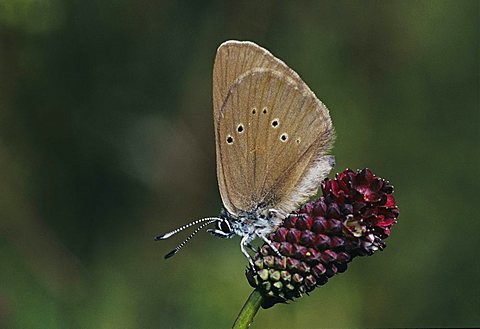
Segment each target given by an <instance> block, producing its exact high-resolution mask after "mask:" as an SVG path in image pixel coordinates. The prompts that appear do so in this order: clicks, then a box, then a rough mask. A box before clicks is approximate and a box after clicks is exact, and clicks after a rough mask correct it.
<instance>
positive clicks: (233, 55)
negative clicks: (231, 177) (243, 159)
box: [213, 40, 308, 213]
mask: <svg viewBox="0 0 480 329" xmlns="http://www.w3.org/2000/svg"><path fill="white" fill-rule="evenodd" d="M254 68H270V69H274V70H276V71H278V72H281V73H283V74H284V75H286V76H288V77H289V78H290V79H291V80H293V81H295V82H297V83H299V84H303V82H302V80H301V78H300V77H299V76H298V74H297V73H296V72H295V71H293V70H292V69H290V68H289V67H288V66H287V65H286V64H285V63H284V62H283V61H281V60H280V59H278V58H276V57H275V56H273V55H272V54H271V53H270V52H269V51H268V50H266V49H264V48H262V47H260V46H258V45H257V44H255V43H253V42H250V41H236V40H229V41H226V42H224V43H222V44H221V45H220V46H219V47H218V49H217V54H216V56H215V63H214V66H213V118H214V127H215V131H216V130H217V126H218V123H217V121H218V118H219V113H220V111H221V108H222V105H223V102H224V101H225V98H226V97H227V93H228V91H229V90H230V87H231V86H232V84H233V82H234V81H235V80H236V79H237V78H238V77H240V76H241V75H242V74H244V73H246V72H248V71H250V70H252V69H254ZM307 88H308V87H307ZM218 145H219V141H218V140H217V141H216V154H217V177H220V175H221V172H222V170H223V169H222V162H221V161H220V158H219V154H220V152H219V149H218ZM218 184H219V188H220V191H221V192H222V191H224V190H225V186H224V185H223V184H224V182H223V181H222V180H220V179H219V181H218ZM222 198H223V194H222ZM223 203H224V206H225V207H226V208H227V210H228V211H229V212H230V213H234V209H233V208H231V206H230V204H229V202H225V198H223Z"/></svg>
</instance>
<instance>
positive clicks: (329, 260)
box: [246, 169, 399, 308]
mask: <svg viewBox="0 0 480 329" xmlns="http://www.w3.org/2000/svg"><path fill="white" fill-rule="evenodd" d="M322 191H323V196H322V197H320V198H319V199H318V200H315V201H312V202H309V203H307V204H305V205H304V206H303V207H301V208H300V209H299V210H297V211H296V212H295V213H293V214H292V215H290V216H289V217H288V218H287V219H286V220H285V221H284V222H283V224H282V226H280V227H279V228H278V229H277V230H276V231H275V232H274V233H272V234H271V235H270V237H269V238H270V240H271V241H272V244H273V246H274V247H275V248H276V249H277V250H278V251H279V252H280V254H281V255H282V257H280V256H279V255H278V254H277V253H276V252H275V251H274V250H272V248H270V247H269V246H268V245H267V244H264V245H263V246H262V247H261V248H260V249H259V250H258V252H257V253H256V254H255V255H254V258H253V259H254V266H253V267H252V266H250V267H249V268H248V269H247V271H246V276H247V279H248V281H249V283H250V285H251V286H252V287H254V288H256V289H257V290H258V291H260V293H261V294H262V296H263V303H262V306H263V307H264V308H268V307H271V306H273V305H274V304H276V303H279V302H286V301H288V300H293V299H294V298H299V297H301V296H302V295H304V294H308V293H309V292H311V291H313V290H314V289H315V288H316V287H317V286H322V285H324V284H325V283H327V281H328V279H329V278H331V277H333V276H334V275H336V274H338V273H342V272H344V271H346V269H347V265H348V263H349V262H351V261H352V260H353V259H354V258H355V257H357V256H370V255H372V254H373V253H374V252H375V251H377V250H382V249H383V248H385V243H384V239H386V238H387V237H388V236H389V235H390V228H391V226H392V225H393V224H394V223H395V222H396V219H397V217H398V214H399V211H398V207H397V206H396V205H395V199H394V198H393V195H392V193H393V187H392V186H391V185H390V184H389V182H387V181H385V180H384V179H382V178H379V177H377V176H375V175H373V174H372V172H371V171H370V170H369V169H363V170H359V171H356V172H355V171H353V170H350V169H346V170H344V171H343V172H341V173H339V174H337V175H336V177H335V178H334V179H325V181H324V182H323V183H322Z"/></svg>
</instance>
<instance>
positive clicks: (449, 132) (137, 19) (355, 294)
mask: <svg viewBox="0 0 480 329" xmlns="http://www.w3.org/2000/svg"><path fill="white" fill-rule="evenodd" d="M228 39H239V40H252V41H255V42H257V43H259V44H260V45H262V46H264V47H266V48H267V49H269V50H270V51H272V52H273V53H274V54H275V55H277V56H278V57H280V58H281V59H283V60H284V61H286V63H287V64H288V65H289V66H291V67H292V68H293V69H295V70H296V71H297V72H298V73H299V74H300V75H301V76H302V78H303V79H304V80H305V81H306V82H307V83H308V84H309V86H310V87H311V88H312V90H314V91H315V92H316V94H317V95H318V96H319V98H320V99H322V100H323V101H324V102H325V103H326V104H327V106H328V107H329V108H330V112H331V116H332V119H333V122H334V125H335V127H336V131H337V141H336V145H335V148H334V154H335V156H336V159H337V167H336V171H341V170H343V169H344V168H346V167H350V168H354V169H356V168H364V167H369V168H371V169H372V170H373V171H374V173H376V174H377V175H379V176H382V177H384V178H387V179H389V180H390V181H391V182H392V183H393V184H394V185H395V188H396V198H397V201H398V204H399V206H400V209H401V213H400V217H399V223H398V224H397V225H396V226H395V227H394V228H393V231H392V235H391V237H390V238H389V239H388V240H387V245H388V247H387V249H386V250H385V251H383V252H379V253H377V254H375V255H374V256H373V257H368V258H362V259H357V260H355V261H354V262H353V263H351V265H350V267H349V270H348V271H347V272H346V273H344V274H341V275H338V276H336V277H334V278H333V279H331V281H330V282H329V283H328V284H327V285H325V286H323V287H321V288H319V289H317V290H315V291H314V292H313V294H312V295H311V296H309V297H305V298H302V299H300V300H298V301H296V302H295V303H292V304H289V305H277V306H275V307H274V308H272V309H269V310H266V311H265V310H260V312H259V314H258V315H257V317H256V320H255V323H254V328H319V327H444V326H448V327H450V326H479V325H480V312H478V310H479V309H480V302H479V296H480V291H479V284H478V282H479V281H478V280H479V277H480V273H479V268H480V266H479V260H478V248H479V242H478V241H479V235H480V220H479V219H480V218H479V214H478V203H479V201H480V200H479V197H478V191H479V188H480V184H479V174H478V167H479V165H480V163H479V162H480V161H479V149H480V147H479V146H480V145H479V143H480V134H479V128H480V109H479V58H480V57H479V40H480V38H479V2H478V1H358V2H357V1H327V2H320V1H304V2H297V1H289V2H287V1H283V2H282V1H273V0H272V1H258V2H250V3H248V2H243V1H237V2H226V1H139V0H116V1H96V2H94V1H73V0H72V1H60V0H44V1H35V0H3V1H1V2H0V327H1V328H226V327H229V326H230V325H231V324H232V323H233V320H234V318H235V317H236V315H237V313H238V311H239V310H240V308H241V306H242V304H243V302H244V301H245V299H246V298H247V296H248V294H249V293H250V292H251V288H250V287H249V285H248V283H247V281H246V279H245V277H244V269H245V266H246V260H245V259H244V257H243V256H242V254H241V253H240V251H239V240H238V239H235V240H233V241H232V240H221V239H215V238H213V237H211V236H210V235H208V234H206V233H200V234H198V236H197V237H196V239H194V240H193V241H191V243H190V244H189V245H188V246H187V247H186V248H185V249H184V250H182V252H181V253H179V254H178V255H177V256H176V257H174V258H173V259H170V260H168V261H165V260H164V259H163V255H164V254H165V253H167V252H168V251H170V250H171V249H172V248H173V247H174V246H175V245H176V244H177V243H178V242H179V241H180V240H181V239H182V238H183V237H180V236H179V237H175V238H172V240H171V241H166V242H156V243H155V242H154V241H153V236H154V235H156V234H157V233H161V232H165V231H167V230H170V229H172V228H174V227H177V226H179V225H181V224H183V223H186V222H188V221H190V220H193V219H198V218H201V217H205V216H209V215H216V214H218V212H219V210H220V207H221V200H220V197H219V193H218V190H217V182H216V175H215V147H214V135H213V122H212V105H211V104H212V101H211V80H212V79H211V76H212V66H213V59H214V55H215V51H216V48H217V47H218V45H219V44H220V43H221V42H223V41H225V40H228ZM333 174H334V173H332V175H333Z"/></svg>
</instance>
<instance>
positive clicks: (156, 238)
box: [153, 234, 165, 241]
mask: <svg viewBox="0 0 480 329" xmlns="http://www.w3.org/2000/svg"><path fill="white" fill-rule="evenodd" d="M164 236H165V234H162V235H157V236H156V237H154V238H153V240H154V241H159V240H163V239H164Z"/></svg>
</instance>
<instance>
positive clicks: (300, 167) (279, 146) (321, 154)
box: [155, 40, 335, 263]
mask: <svg viewBox="0 0 480 329" xmlns="http://www.w3.org/2000/svg"><path fill="white" fill-rule="evenodd" d="M213 120H214V129H215V145H216V163H217V179H218V187H219V190H220V195H221V198H222V202H223V209H222V211H221V213H220V216H218V217H207V218H203V219H199V220H196V221H194V222H191V223H189V224H186V225H184V226H182V227H179V228H177V229H176V230H173V231H171V232H168V233H166V234H163V235H159V236H157V237H156V238H155V239H156V240H164V239H167V238H169V237H171V236H172V235H174V234H177V233H178V232H180V231H183V230H184V229H187V228H189V227H192V226H195V225H199V226H198V227H197V229H195V230H194V231H193V233H192V234H191V235H190V236H189V237H187V238H186V239H185V240H184V241H183V242H182V243H180V244H179V245H178V246H177V247H176V248H175V249H174V250H172V251H171V252H170V253H168V254H167V255H166V256H165V258H169V257H171V256H173V255H175V254H176V253H177V252H178V251H179V250H180V249H181V248H182V247H183V246H184V245H185V244H186V243H187V242H188V241H189V240H190V239H191V238H192V237H193V236H194V235H195V234H196V233H197V232H199V231H200V230H201V229H203V228H204V227H205V226H207V225H210V224H212V223H215V228H214V229H209V230H208V232H210V233H211V234H213V235H215V236H218V237H222V238H232V237H233V236H236V235H238V236H240V237H241V242H240V248H241V251H242V253H243V254H244V255H245V257H246V258H247V259H248V261H249V262H250V263H252V258H251V256H250V254H249V253H248V251H247V249H246V248H247V247H248V248H250V249H252V250H254V249H253V247H252V245H251V242H252V241H253V240H254V239H255V238H259V239H261V240H263V241H264V242H265V243H267V244H268V245H269V246H270V247H271V248H272V250H274V251H275V252H276V253H277V254H278V255H280V253H279V252H278V250H277V249H276V248H274V246H273V245H272V243H271V241H270V240H269V239H268V236H269V234H270V233H272V232H274V231H275V230H276V229H277V228H278V227H279V225H281V224H282V222H283V220H284V219H285V218H286V217H287V216H288V215H289V214H290V213H291V212H292V211H294V210H296V209H297V208H298V207H299V206H300V205H302V204H303V203H305V202H306V201H307V200H308V199H309V198H310V197H311V196H313V195H314V194H315V193H316V192H317V190H318V187H319V186H320V183H321V182H322V181H323V179H324V178H325V177H326V176H327V175H328V173H329V172H330V170H331V169H332V168H333V166H334V164H335V161H334V157H333V156H331V155H327V153H328V152H329V150H330V149H331V147H332V144H333V141H334V137H335V134H334V128H333V125H332V121H331V118H330V115H329V111H328V109H327V107H326V106H325V105H324V104H323V103H322V102H321V101H320V100H318V98H317V97H316V96H315V94H314V93H313V92H312V91H311V90H310V88H309V87H308V86H307V85H306V84H305V82H303V80H302V79H301V78H300V76H299V75H298V74H297V73H296V72H295V71H293V70H292V69H290V68H289V67H288V66H287V65H286V64H285V63H284V62H283V61H281V60H280V59H278V58H276V57H275V56H273V55H272V54H271V53H270V52H269V51H268V50H266V49H264V48H262V47H260V46H258V45H257V44H255V43H253V42H250V41H235V40H230V41H226V42H224V43H222V44H221V45H220V46H219V48H218V49H217V53H216V57H215V63H214V67H213ZM280 256H281V255H280Z"/></svg>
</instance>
